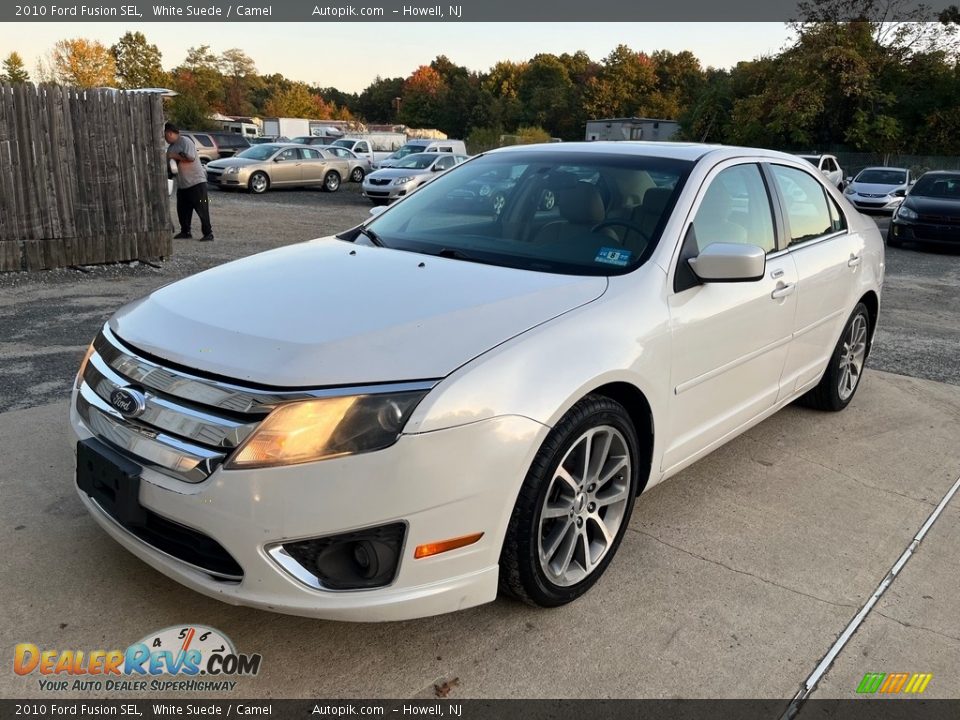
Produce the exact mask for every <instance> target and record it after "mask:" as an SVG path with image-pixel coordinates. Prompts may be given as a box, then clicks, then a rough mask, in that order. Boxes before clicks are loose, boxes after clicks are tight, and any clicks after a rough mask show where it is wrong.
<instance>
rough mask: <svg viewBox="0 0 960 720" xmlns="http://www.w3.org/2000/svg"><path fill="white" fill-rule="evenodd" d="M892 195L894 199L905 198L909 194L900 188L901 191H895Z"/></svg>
mask: <svg viewBox="0 0 960 720" xmlns="http://www.w3.org/2000/svg"><path fill="white" fill-rule="evenodd" d="M890 194H891V195H893V196H894V197H905V196H906V194H907V191H906V190H904V189H903V188H899V189H897V190H894V191H893V192H892V193H890Z"/></svg>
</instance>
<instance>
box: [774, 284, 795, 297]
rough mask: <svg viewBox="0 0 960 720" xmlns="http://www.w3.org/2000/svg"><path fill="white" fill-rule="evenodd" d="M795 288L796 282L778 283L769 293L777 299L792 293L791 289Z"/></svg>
mask: <svg viewBox="0 0 960 720" xmlns="http://www.w3.org/2000/svg"><path fill="white" fill-rule="evenodd" d="M796 289H797V284H796V283H787V284H786V285H783V284H781V285H778V286H777V289H776V290H774V291H773V292H772V293H770V297H772V298H773V299H774V300H779V299H781V298H785V297H787V295H793V291H794V290H796Z"/></svg>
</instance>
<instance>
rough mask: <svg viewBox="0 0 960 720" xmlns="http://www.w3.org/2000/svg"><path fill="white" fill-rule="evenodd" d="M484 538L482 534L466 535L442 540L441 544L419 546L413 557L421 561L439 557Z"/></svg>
mask: <svg viewBox="0 0 960 720" xmlns="http://www.w3.org/2000/svg"><path fill="white" fill-rule="evenodd" d="M482 537H483V533H482V532H481V533H474V534H473V535H464V536H463V537H457V538H450V539H449V540H441V541H440V542H434V543H426V544H425V545H417V549H416V550H414V551H413V557H415V558H416V559H418V560H419V559H420V558H425V557H430V556H432V555H439V554H440V553H445V552H447V551H449V550H456V549H457V548H462V547H466V546H467V545H473V544H474V543H475V542H476V541H477V540H479V539H480V538H482Z"/></svg>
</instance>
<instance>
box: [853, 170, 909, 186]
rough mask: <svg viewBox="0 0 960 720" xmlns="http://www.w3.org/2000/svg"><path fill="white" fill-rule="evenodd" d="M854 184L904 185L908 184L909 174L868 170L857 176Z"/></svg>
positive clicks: (899, 171) (903, 171) (896, 171)
mask: <svg viewBox="0 0 960 720" xmlns="http://www.w3.org/2000/svg"><path fill="white" fill-rule="evenodd" d="M854 182H858V183H869V184H871V185H903V184H905V183H906V182H907V173H906V171H905V170H885V169H883V168H868V169H867V170H864V171H863V172H861V173H860V174H859V175H857V177H856V179H855V180H854Z"/></svg>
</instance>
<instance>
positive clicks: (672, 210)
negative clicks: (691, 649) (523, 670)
mask: <svg viewBox="0 0 960 720" xmlns="http://www.w3.org/2000/svg"><path fill="white" fill-rule="evenodd" d="M486 186H490V187H493V186H495V187H496V188H497V193H498V197H500V198H502V202H497V203H491V202H490V199H489V197H488V196H484V195H483V194H482V193H480V192H477V189H478V188H482V187H486ZM546 197H549V198H550V199H551V201H550V202H549V203H548V202H545V201H544V198H546ZM883 268H884V248H883V243H882V242H881V238H880V235H879V232H878V230H877V227H876V224H875V223H874V222H873V221H872V220H870V219H868V218H864V217H863V216H861V215H860V214H859V213H858V212H856V211H855V210H854V209H853V208H852V207H851V206H850V205H849V204H848V203H847V202H846V201H845V200H844V199H843V197H842V195H841V194H840V193H839V192H838V191H837V189H836V188H835V187H834V186H833V185H832V184H830V183H829V182H828V181H827V180H826V179H825V178H824V177H823V175H822V174H821V173H820V172H818V171H817V169H816V168H814V167H812V166H811V165H810V164H809V163H807V162H806V161H804V160H801V159H799V158H796V157H794V156H790V155H785V154H781V153H775V152H769V151H763V150H753V149H745V148H730V147H712V146H704V145H684V144H671V143H630V144H627V143H598V142H592V143H583V144H572V143H571V144H564V145H563V146H562V147H558V146H556V145H541V146H526V147H514V148H507V149H503V150H498V151H494V152H491V153H488V154H485V155H481V156H479V157H477V158H475V159H472V160H470V161H468V162H466V163H464V164H463V165H461V166H459V167H457V168H454V169H453V170H451V171H450V172H448V173H444V174H442V175H440V176H439V177H438V178H437V179H436V180H435V181H434V182H431V183H429V184H427V185H425V186H424V187H422V188H421V189H419V190H418V191H417V192H416V193H413V194H412V195H410V196H409V197H408V198H405V199H403V200H401V201H399V202H398V203H396V204H395V205H393V206H391V207H390V208H388V209H386V210H385V211H384V212H382V213H380V214H379V215H378V216H377V217H375V218H373V219H372V220H370V221H368V222H367V223H366V224H365V225H362V226H358V227H356V228H354V229H352V230H350V231H347V232H345V233H342V234H341V235H339V236H336V237H326V238H321V239H318V240H314V241H310V242H306V243H302V244H299V245H293V246H288V247H281V248H278V249H276V250H272V251H270V252H266V253H263V254H260V255H255V256H253V257H248V258H245V259H242V260H238V261H236V262H232V263H228V264H226V265H222V266H220V267H216V268H213V269H211V270H207V271H205V272H203V273H201V274H199V275H197V276H194V277H192V278H187V279H185V280H181V281H179V282H176V283H173V284H171V285H167V286H165V287H163V288H160V289H159V290H156V291H154V292H153V293H152V294H151V295H149V296H147V297H146V298H144V299H142V300H139V301H137V302H135V303H133V304H131V305H128V306H126V307H124V308H122V309H121V310H119V311H118V312H117V313H116V314H115V315H114V316H113V317H112V318H111V319H110V320H109V321H108V322H107V324H106V325H105V326H104V327H103V329H102V330H101V332H100V333H99V334H98V336H97V337H96V339H95V340H94V342H93V343H92V345H91V347H90V348H89V350H88V353H87V355H86V357H85V359H84V362H83V365H82V367H81V368H80V371H79V374H78V376H77V379H76V384H75V389H74V392H73V399H72V404H71V422H72V426H73V430H74V432H75V435H76V440H77V445H76V449H77V475H76V483H77V488H78V492H79V495H80V498H81V500H82V501H83V503H84V505H85V506H86V508H87V510H88V511H89V512H90V514H91V515H92V517H93V518H94V519H95V520H96V522H97V523H99V524H100V525H101V526H102V527H103V529H104V530H105V531H106V532H107V533H109V534H110V535H111V536H112V537H113V538H115V539H116V540H117V542H119V543H120V544H122V545H123V546H124V547H126V548H127V549H129V550H130V551H131V552H132V553H134V554H135V555H137V556H138V557H140V558H141V559H142V560H143V561H144V562H146V563H148V564H149V565H151V566H152V567H154V568H156V569H157V570H159V571H160V572H162V573H165V574H166V575H168V576H169V577H171V578H173V579H175V580H177V581H178V582H181V583H183V584H184V585H187V586H189V587H191V588H193V589H194V590H197V591H199V592H201V593H204V594H206V595H209V596H211V597H214V598H217V599H219V600H222V601H225V602H229V603H234V604H242V605H250V606H254V607H258V608H263V609H267V610H272V611H279V612H286V613H294V614H300V615H307V616H313V617H319V618H331V619H343V620H362V621H370V620H400V619H405V618H413V617H420V616H426V615H433V614H437V613H443V612H449V611H453V610H459V609H462V608H466V607H470V606H474V605H478V604H481V603H485V602H489V601H491V600H493V599H494V598H495V597H496V596H497V594H498V592H503V593H507V594H510V595H513V596H515V597H517V598H520V599H522V600H524V601H526V602H528V603H530V604H532V605H537V606H543V607H551V606H557V605H562V604H564V603H567V602H570V601H571V600H574V599H575V598H577V597H578V596H580V595H581V594H583V593H584V592H586V591H587V590H589V589H590V588H591V587H592V586H593V585H594V584H595V583H596V582H597V581H598V580H600V579H601V577H602V575H603V573H604V571H605V570H606V568H607V566H608V565H609V564H610V562H611V561H613V560H614V556H615V555H616V552H617V548H618V546H619V545H620V543H621V541H622V540H623V538H624V533H625V530H626V528H627V525H628V523H629V522H630V515H631V512H632V510H633V506H634V501H635V500H636V499H637V497H638V496H639V495H640V494H641V493H642V492H643V491H645V490H648V489H649V488H651V487H653V486H654V485H655V484H657V483H659V482H661V481H663V480H665V479H666V478H669V477H670V476H672V475H675V474H676V473H678V472H679V471H680V470H682V469H683V468H685V467H687V466H688V465H690V464H691V463H693V462H695V461H696V460H698V459H699V458H702V457H703V456H704V455H706V454H707V453H709V452H711V451H712V450H714V449H716V448H718V447H720V446H721V445H722V444H724V443H725V442H727V441H729V440H730V439H732V438H734V437H736V436H737V435H738V434H740V433H742V432H743V431H745V430H746V429H748V428H750V427H751V426H753V425H755V424H757V423H759V422H761V421H762V420H763V419H764V418H767V417H769V416H770V415H772V414H773V413H775V412H776V411H777V410H779V409H780V408H782V407H784V406H785V405H787V404H789V403H791V402H794V401H795V400H800V399H802V400H803V401H804V402H805V403H807V404H808V405H811V406H813V407H815V408H819V409H821V410H827V411H837V410H842V409H843V408H844V407H846V405H847V404H848V403H850V402H851V400H852V399H853V397H854V395H855V393H856V391H857V388H858V386H859V384H860V381H861V378H862V376H863V371H864V364H865V362H866V360H867V357H868V355H869V352H870V345H871V341H872V339H873V336H874V331H875V328H876V326H877V317H878V312H879V306H880V292H881V286H882V282H883ZM261 288H270V292H268V293H264V292H251V290H252V289H261ZM808 421H809V422H814V421H815V417H814V416H811V417H810V419H809V420H808ZM628 542H629V540H628Z"/></svg>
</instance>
